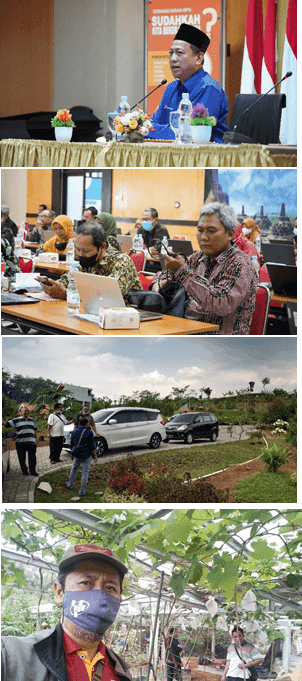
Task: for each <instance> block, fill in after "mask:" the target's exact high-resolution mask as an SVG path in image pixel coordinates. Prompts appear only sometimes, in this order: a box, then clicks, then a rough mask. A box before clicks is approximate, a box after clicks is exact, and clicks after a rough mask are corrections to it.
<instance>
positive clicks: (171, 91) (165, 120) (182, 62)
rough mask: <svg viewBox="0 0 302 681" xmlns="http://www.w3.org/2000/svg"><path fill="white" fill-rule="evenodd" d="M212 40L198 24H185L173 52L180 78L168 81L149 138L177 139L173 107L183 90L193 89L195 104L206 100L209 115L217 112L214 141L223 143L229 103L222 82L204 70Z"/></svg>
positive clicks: (174, 70)
mask: <svg viewBox="0 0 302 681" xmlns="http://www.w3.org/2000/svg"><path fill="white" fill-rule="evenodd" d="M209 43H210V40H209V38H208V36H207V35H206V33H203V32H202V31H200V30H199V29H198V28H196V26H190V25H189V24H181V26H180V27H179V30H178V31H177V33H176V36H175V38H174V41H173V43H172V46H171V48H170V52H169V59H170V69H171V71H172V76H173V77H174V78H177V79H178V80H175V81H173V82H172V83H169V85H167V87H166V90H165V92H164V95H163V97H162V100H161V102H160V104H159V106H158V108H157V109H156V111H155V113H154V114H153V116H152V125H153V127H154V128H155V132H152V130H150V131H149V135H148V139H149V138H152V139H171V140H174V132H173V131H172V129H171V128H170V125H169V118H170V113H171V111H176V110H177V109H178V106H179V104H180V102H181V99H182V94H183V92H188V93H189V99H190V102H191V104H192V106H195V104H203V105H204V106H205V107H206V109H208V112H209V116H215V118H216V119H217V123H216V125H215V126H213V129H212V136H211V142H218V143H219V144H223V134H224V133H225V132H226V131H227V130H228V124H227V120H226V117H227V113H228V110H229V104H228V99H227V96H226V94H225V92H224V90H223V89H222V87H221V85H219V83H218V82H217V81H216V80H214V78H211V76H210V75H209V74H208V73H207V72H206V71H204V69H203V63H204V55H205V52H206V50H207V48H208V46H209Z"/></svg>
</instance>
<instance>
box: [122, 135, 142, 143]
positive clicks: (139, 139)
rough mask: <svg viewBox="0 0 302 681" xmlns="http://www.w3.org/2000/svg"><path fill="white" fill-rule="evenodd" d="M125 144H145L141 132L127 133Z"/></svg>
mask: <svg viewBox="0 0 302 681" xmlns="http://www.w3.org/2000/svg"><path fill="white" fill-rule="evenodd" d="M125 142H134V143H135V142H143V136H142V135H141V134H140V133H139V132H127V133H126V135H125Z"/></svg>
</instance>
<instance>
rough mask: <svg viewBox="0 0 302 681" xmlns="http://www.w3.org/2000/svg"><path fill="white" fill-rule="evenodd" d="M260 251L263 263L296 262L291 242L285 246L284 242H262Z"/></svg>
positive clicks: (284, 263)
mask: <svg viewBox="0 0 302 681" xmlns="http://www.w3.org/2000/svg"><path fill="white" fill-rule="evenodd" d="M261 251H262V255H263V260H264V262H265V263H267V262H276V263H280V264H282V265H295V264H296V260H295V252H294V247H293V245H292V244H289V245H287V246H285V245H284V244H272V243H270V244H265V243H262V245H261Z"/></svg>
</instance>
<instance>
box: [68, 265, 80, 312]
mask: <svg viewBox="0 0 302 681" xmlns="http://www.w3.org/2000/svg"><path fill="white" fill-rule="evenodd" d="M78 265H79V263H77V262H73V263H72V267H71V270H69V272H68V286H67V312H68V314H75V313H77V312H79V309H80V302H81V299H80V294H79V292H78V289H77V287H76V283H75V280H74V276H73V273H74V271H75V270H77V269H78Z"/></svg>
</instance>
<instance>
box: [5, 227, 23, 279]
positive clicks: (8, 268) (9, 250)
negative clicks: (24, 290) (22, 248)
mask: <svg viewBox="0 0 302 681" xmlns="http://www.w3.org/2000/svg"><path fill="white" fill-rule="evenodd" d="M1 255H2V256H3V258H4V260H5V270H4V276H5V277H7V278H8V279H11V280H12V281H15V279H16V272H20V265H19V261H18V258H17V256H16V255H15V253H14V249H13V247H12V246H11V245H10V243H9V241H8V239H6V237H4V236H3V237H1Z"/></svg>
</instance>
